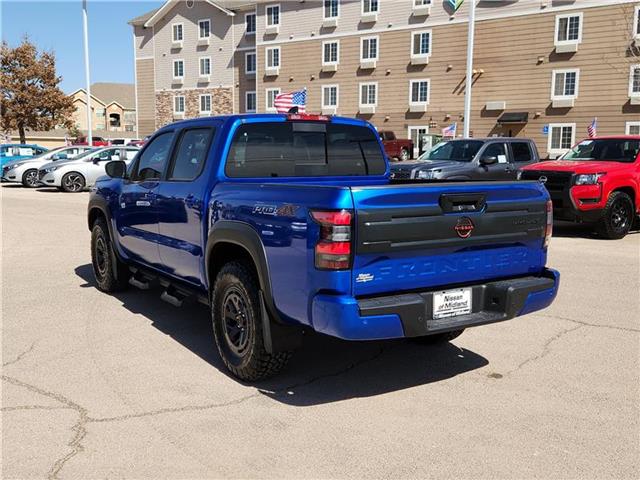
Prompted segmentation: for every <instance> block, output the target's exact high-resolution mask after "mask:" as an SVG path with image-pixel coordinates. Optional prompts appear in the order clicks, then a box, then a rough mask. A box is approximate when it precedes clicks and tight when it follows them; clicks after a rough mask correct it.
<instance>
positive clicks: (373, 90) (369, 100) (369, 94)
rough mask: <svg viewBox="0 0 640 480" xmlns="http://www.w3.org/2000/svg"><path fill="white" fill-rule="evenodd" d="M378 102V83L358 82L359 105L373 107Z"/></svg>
mask: <svg viewBox="0 0 640 480" xmlns="http://www.w3.org/2000/svg"><path fill="white" fill-rule="evenodd" d="M377 104H378V84H377V83H361V84H360V106H361V107H375V106H376V105H377Z"/></svg>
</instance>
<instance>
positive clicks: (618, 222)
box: [597, 192, 635, 240]
mask: <svg viewBox="0 0 640 480" xmlns="http://www.w3.org/2000/svg"><path fill="white" fill-rule="evenodd" d="M634 218H635V211H634V207H633V200H631V197H629V195H627V194H626V193H625V192H613V193H612V194H611V195H609V199H608V200H607V204H606V205H605V207H604V210H603V212H602V218H601V219H600V221H599V222H598V225H597V229H598V233H599V234H600V235H601V236H603V237H604V238H608V239H610V240H619V239H621V238H623V237H624V236H626V235H627V233H629V230H631V226H632V225H633V222H634Z"/></svg>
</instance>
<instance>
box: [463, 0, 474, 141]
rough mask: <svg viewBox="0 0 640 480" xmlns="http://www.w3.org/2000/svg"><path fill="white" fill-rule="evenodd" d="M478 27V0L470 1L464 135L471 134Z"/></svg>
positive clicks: (467, 136)
mask: <svg viewBox="0 0 640 480" xmlns="http://www.w3.org/2000/svg"><path fill="white" fill-rule="evenodd" d="M475 29H476V0H471V1H470V2H469V29H468V34H467V80H466V84H465V90H464V137H465V138H469V135H470V134H471V84H472V83H473V42H474V36H475Z"/></svg>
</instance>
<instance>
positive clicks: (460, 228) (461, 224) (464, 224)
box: [453, 217, 475, 238]
mask: <svg viewBox="0 0 640 480" xmlns="http://www.w3.org/2000/svg"><path fill="white" fill-rule="evenodd" d="M474 228H475V225H474V224H473V222H472V221H471V219H470V218H469V217H460V218H459V219H458V222H457V223H456V226H455V227H453V229H454V230H455V231H456V233H457V234H458V236H459V237H460V238H469V237H470V236H471V232H473V229H474Z"/></svg>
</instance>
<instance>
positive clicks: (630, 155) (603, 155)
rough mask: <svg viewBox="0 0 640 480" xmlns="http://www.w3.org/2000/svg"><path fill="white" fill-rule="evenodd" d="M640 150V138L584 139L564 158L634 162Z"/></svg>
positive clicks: (563, 157) (563, 158)
mask: <svg viewBox="0 0 640 480" xmlns="http://www.w3.org/2000/svg"><path fill="white" fill-rule="evenodd" d="M639 150H640V140H632V139H624V138H612V139H601V140H584V141H582V142H580V143H579V144H578V145H576V146H575V147H573V148H572V149H571V150H569V151H568V152H567V153H565V154H564V156H562V157H561V158H562V160H600V161H603V160H605V161H610V162H627V163H631V162H634V161H635V159H636V157H637V156H638V151H639Z"/></svg>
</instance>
